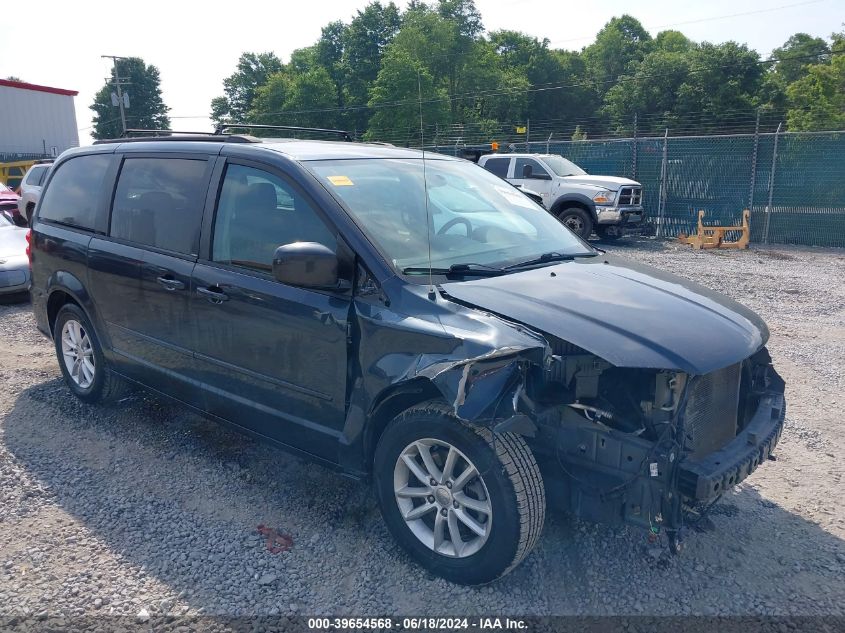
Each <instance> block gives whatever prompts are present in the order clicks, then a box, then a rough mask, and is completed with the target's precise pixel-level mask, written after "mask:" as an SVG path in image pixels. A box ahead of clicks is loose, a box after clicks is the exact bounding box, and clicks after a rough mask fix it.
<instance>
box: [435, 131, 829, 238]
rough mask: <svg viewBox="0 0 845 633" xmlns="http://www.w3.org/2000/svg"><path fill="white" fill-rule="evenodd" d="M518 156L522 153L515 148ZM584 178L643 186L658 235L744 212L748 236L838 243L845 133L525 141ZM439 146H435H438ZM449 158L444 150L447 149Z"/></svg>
mask: <svg viewBox="0 0 845 633" xmlns="http://www.w3.org/2000/svg"><path fill="white" fill-rule="evenodd" d="M520 145H521V146H519V147H518V148H517V151H525V147H526V144H525V143H522V144H520ZM528 145H529V151H531V152H537V153H546V152H549V153H553V154H560V155H562V156H564V157H566V158H568V159H570V160H572V161H573V162H575V163H577V164H578V165H580V166H581V167H583V168H584V169H586V170H587V171H588V172H589V173H591V174H603V175H610V176H625V177H628V178H633V179H634V180H637V181H639V182H640V183H642V185H643V193H644V196H643V198H644V200H643V204H644V206H645V209H646V212H647V214H648V217H649V222H651V223H653V224H654V225H655V228H656V230H657V233H658V235H660V236H662V237H674V236H676V235H678V233H691V232H694V231H695V230H696V224H697V221H698V211H699V209H703V210H704V211H705V212H706V215H705V219H704V221H705V223H706V224H720V225H724V224H739V223H740V222H741V219H742V211H743V209H750V210H751V240H752V241H754V242H761V243H770V244H806V245H815V246H839V247H845V132H787V133H765V134H763V133H761V134H736V135H719V136H666V137H649V138H636V139H634V138H627V139H609V140H595V141H593V140H586V141H565V142H551V143H545V142H542V143H540V142H536V143H534V142H532V143H530V144H528ZM441 150H442V148H441ZM449 153H452V152H449Z"/></svg>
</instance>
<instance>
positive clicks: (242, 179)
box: [212, 165, 337, 272]
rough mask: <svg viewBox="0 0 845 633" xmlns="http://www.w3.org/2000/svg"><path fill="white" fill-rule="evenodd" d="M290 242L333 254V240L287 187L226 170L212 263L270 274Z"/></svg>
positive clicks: (250, 171) (248, 170)
mask: <svg viewBox="0 0 845 633" xmlns="http://www.w3.org/2000/svg"><path fill="white" fill-rule="evenodd" d="M293 242H318V243H320V244H323V245H324V246H328V247H329V248H331V249H332V250H336V249H337V240H336V238H335V236H334V234H333V233H332V232H331V231H330V230H329V229H328V227H327V226H326V225H325V223H324V222H323V221H322V219H321V218H320V217H319V216H318V215H317V213H316V211H314V208H313V207H312V206H311V204H310V203H308V202H307V201H306V200H305V198H303V197H302V196H301V195H300V194H299V192H297V191H296V190H295V189H294V188H293V187H292V186H291V185H290V184H288V183H287V182H286V181H284V180H282V179H281V178H279V177H277V176H275V175H273V174H271V173H269V172H266V171H263V170H261V169H255V168H254V167H246V166H243V165H229V166H228V167H227V168H226V175H225V177H224V179H223V187H222V189H221V191H220V199H219V202H218V205H217V218H216V221H215V225H214V239H213V245H212V259H213V260H214V261H216V262H221V263H225V264H231V265H233V266H241V267H244V268H249V269H253V270H260V271H264V272H270V271H271V270H272V269H273V254H274V253H275V251H276V248H278V247H279V246H281V245H283V244H291V243H293Z"/></svg>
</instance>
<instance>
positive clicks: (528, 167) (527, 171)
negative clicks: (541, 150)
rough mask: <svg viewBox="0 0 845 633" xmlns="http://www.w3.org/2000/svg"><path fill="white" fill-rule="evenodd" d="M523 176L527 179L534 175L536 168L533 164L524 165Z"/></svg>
mask: <svg viewBox="0 0 845 633" xmlns="http://www.w3.org/2000/svg"><path fill="white" fill-rule="evenodd" d="M522 177H523V178H525V179H528V178H533V177H534V168H533V167H531V165H523V166H522Z"/></svg>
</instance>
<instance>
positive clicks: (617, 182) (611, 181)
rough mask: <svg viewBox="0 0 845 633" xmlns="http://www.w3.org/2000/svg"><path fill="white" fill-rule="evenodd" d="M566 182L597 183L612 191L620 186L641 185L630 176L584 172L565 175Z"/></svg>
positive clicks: (596, 184)
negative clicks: (575, 174)
mask: <svg viewBox="0 0 845 633" xmlns="http://www.w3.org/2000/svg"><path fill="white" fill-rule="evenodd" d="M561 180H563V182H565V183H571V184H576V185H595V186H597V187H604V188H605V189H610V190H611V191H616V190H618V189H619V187H624V186H628V187H640V186H641V185H640V183H638V182H637V181H635V180H631V179H630V178H618V177H616V176H592V175H590V174H584V175H583V176H563V177H562V178H561Z"/></svg>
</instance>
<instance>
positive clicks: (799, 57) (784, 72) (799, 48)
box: [772, 33, 830, 85]
mask: <svg viewBox="0 0 845 633" xmlns="http://www.w3.org/2000/svg"><path fill="white" fill-rule="evenodd" d="M827 53H830V47H829V46H828V45H827V42H825V41H824V40H823V39H822V38H820V37H811V36H809V35H807V34H806V33H796V34H795V35H793V36H792V37H790V38H789V39H788V40H786V42H785V43H784V45H783V46H781V47H779V48H776V49H775V50H774V51H772V57H775V58H777V59H779V60H780V61H779V62H777V64H775V75H776V76H777V77H778V78H779V79H781V80H782V81H783V83H784V84H786V85H788V84H791V83H793V82H795V81H798V80H799V79H801V78H802V77H803V76H804V75H805V74H806V72H807V66H810V65H813V64H817V63H818V62H819V61H820V59H822V58H823V57H825V56H826V54H827Z"/></svg>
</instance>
